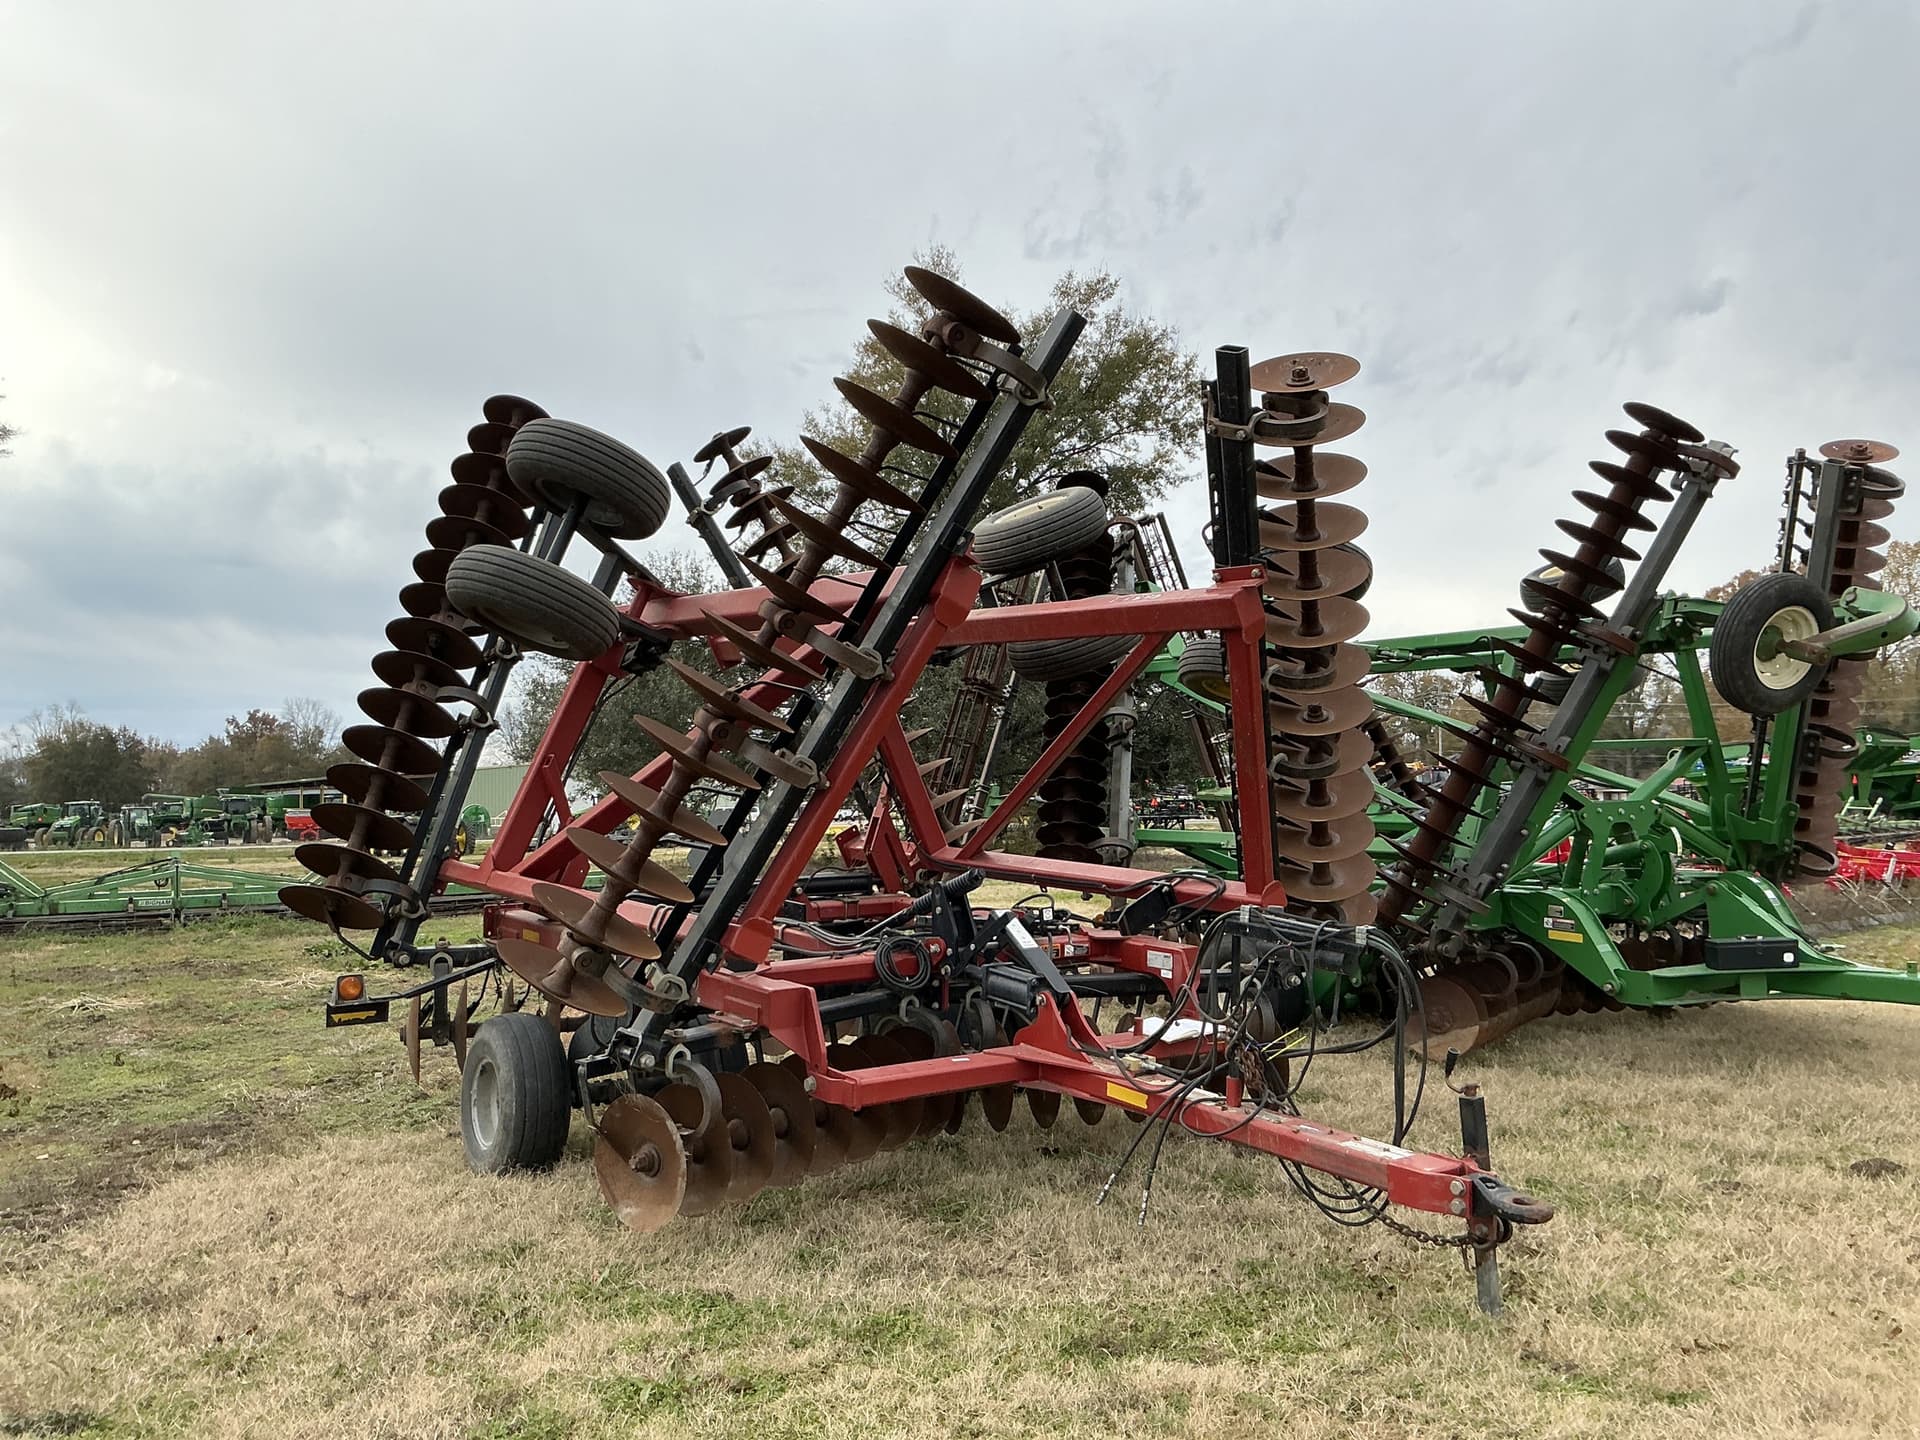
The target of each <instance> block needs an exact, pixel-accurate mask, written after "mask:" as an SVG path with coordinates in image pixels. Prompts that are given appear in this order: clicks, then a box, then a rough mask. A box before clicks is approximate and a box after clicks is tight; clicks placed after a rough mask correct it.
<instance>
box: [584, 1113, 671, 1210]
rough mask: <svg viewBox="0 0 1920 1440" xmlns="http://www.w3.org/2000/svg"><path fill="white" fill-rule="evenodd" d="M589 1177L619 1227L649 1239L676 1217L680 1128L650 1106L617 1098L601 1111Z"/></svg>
mask: <svg viewBox="0 0 1920 1440" xmlns="http://www.w3.org/2000/svg"><path fill="white" fill-rule="evenodd" d="M598 1129H599V1133H598V1134H597V1135H596V1136H595V1137H594V1142H593V1176H594V1179H596V1180H598V1181H599V1182H600V1193H601V1195H602V1196H604V1197H605V1198H606V1202H607V1204H609V1205H611V1206H612V1207H613V1213H614V1214H615V1215H617V1216H619V1218H620V1223H621V1224H622V1225H624V1226H626V1227H627V1228H628V1229H629V1230H632V1231H635V1232H636V1233H638V1234H641V1235H651V1234H652V1233H653V1232H654V1231H655V1230H658V1229H659V1228H660V1227H661V1226H662V1225H664V1224H666V1223H667V1222H668V1221H669V1220H671V1219H673V1217H674V1216H675V1215H677V1214H679V1213H680V1206H681V1203H682V1202H683V1201H684V1200H685V1198H686V1190H687V1155H686V1150H685V1149H684V1148H683V1147H682V1145H681V1142H680V1129H679V1127H678V1126H677V1125H675V1124H674V1123H673V1117H672V1116H671V1115H669V1114H668V1113H667V1112H666V1111H665V1110H664V1109H662V1108H661V1106H660V1105H659V1104H657V1103H656V1102H655V1101H652V1100H649V1099H648V1098H647V1097H646V1096H644V1095H621V1096H619V1097H617V1098H616V1099H615V1100H614V1101H613V1102H612V1103H611V1104H609V1105H607V1106H606V1107H605V1108H604V1109H602V1110H601V1112H600V1124H599V1127H598Z"/></svg>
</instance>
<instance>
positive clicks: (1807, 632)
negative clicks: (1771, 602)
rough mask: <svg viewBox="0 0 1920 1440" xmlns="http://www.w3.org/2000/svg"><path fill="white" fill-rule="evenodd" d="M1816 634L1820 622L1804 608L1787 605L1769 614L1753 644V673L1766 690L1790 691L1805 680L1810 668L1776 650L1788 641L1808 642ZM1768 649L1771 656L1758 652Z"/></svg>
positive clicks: (1794, 656) (1810, 666)
mask: <svg viewBox="0 0 1920 1440" xmlns="http://www.w3.org/2000/svg"><path fill="white" fill-rule="evenodd" d="M1819 633H1820V622H1819V621H1818V620H1817V619H1815V618H1814V614H1813V612H1812V611H1811V610H1809V609H1807V608H1806V607H1805V606H1804V605H1788V606H1784V607H1783V608H1781V609H1779V610H1776V611H1774V612H1773V614H1772V615H1771V616H1769V617H1768V619H1767V623H1766V624H1765V625H1763V626H1762V627H1761V629H1760V637H1759V638H1758V639H1757V640H1755V641H1754V644H1753V673H1754V676H1755V678H1756V679H1758V680H1759V681H1760V683H1761V684H1762V685H1764V686H1766V687H1767V688H1768V689H1769V690H1791V689H1792V688H1793V687H1794V686H1795V685H1797V684H1799V683H1800V681H1801V680H1803V679H1805V678H1806V676H1807V674H1808V672H1809V671H1811V670H1812V669H1813V666H1812V665H1811V664H1809V663H1808V662H1807V661H1805V660H1802V659H1800V658H1799V657H1798V656H1797V655H1789V654H1787V653H1786V652H1785V651H1784V650H1781V649H1780V648H1778V647H1779V646H1780V645H1782V644H1783V643H1786V642H1788V641H1802V640H1811V639H1812V638H1813V637H1814V636H1815V635H1818V634H1819ZM1768 649H1771V650H1772V651H1773V653H1772V654H1771V655H1767V656H1763V654H1762V652H1763V651H1766V650H1768Z"/></svg>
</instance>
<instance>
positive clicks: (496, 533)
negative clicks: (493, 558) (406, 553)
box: [427, 515, 513, 550]
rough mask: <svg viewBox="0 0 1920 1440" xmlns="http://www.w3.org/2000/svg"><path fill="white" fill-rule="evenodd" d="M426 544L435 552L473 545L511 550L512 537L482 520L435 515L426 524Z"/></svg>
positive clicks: (460, 548) (462, 516) (460, 516)
mask: <svg viewBox="0 0 1920 1440" xmlns="http://www.w3.org/2000/svg"><path fill="white" fill-rule="evenodd" d="M427 544H429V545H431V546H432V547H433V548H434V549H436V550H465V549H467V548H468V547H469V546H473V545H505V546H507V547H508V548H512V545H513V537H512V536H511V535H509V534H507V533H506V531H504V530H502V529H500V528H499V527H498V526H497V525H489V524H487V522H486V521H484V520H471V519H469V518H467V517H466V516H465V515H436V516H435V517H434V518H433V519H431V520H429V521H428V522H427Z"/></svg>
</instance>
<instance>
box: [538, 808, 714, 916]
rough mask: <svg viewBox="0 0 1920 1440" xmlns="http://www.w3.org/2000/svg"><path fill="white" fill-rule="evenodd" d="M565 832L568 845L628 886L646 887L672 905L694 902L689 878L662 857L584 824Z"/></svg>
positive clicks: (571, 826)
mask: <svg viewBox="0 0 1920 1440" xmlns="http://www.w3.org/2000/svg"><path fill="white" fill-rule="evenodd" d="M563 833H564V834H565V835H566V837H567V843H568V844H569V845H571V846H573V848H574V849H576V850H578V851H579V852H580V853H581V854H582V855H584V856H586V857H587V859H589V860H591V861H592V862H593V863H594V864H595V865H597V866H599V867H600V869H602V870H604V871H605V872H606V873H607V874H608V875H610V876H612V877H613V878H614V879H616V880H618V881H619V882H620V883H621V884H622V885H625V886H626V887H627V888H628V889H630V890H639V891H643V892H644V893H646V894H648V895H652V896H654V897H655V898H657V899H660V900H664V901H666V902H667V903H668V904H669V905H691V904H692V903H693V891H692V889H691V888H689V887H688V885H687V882H686V881H684V880H682V879H681V878H680V877H679V876H678V875H676V874H674V873H673V872H672V871H671V870H669V869H667V867H666V866H664V865H662V864H660V862H659V861H657V860H650V859H648V858H647V857H646V856H644V855H642V854H640V853H638V852H637V851H635V849H634V848H633V846H632V845H623V844H621V843H620V842H619V841H618V840H616V839H614V838H613V837H612V836H611V835H602V834H600V833H599V832H598V831H597V830H589V829H587V828H586V827H585V826H583V825H569V826H568V827H567V828H566V830H565V831H564V832H563Z"/></svg>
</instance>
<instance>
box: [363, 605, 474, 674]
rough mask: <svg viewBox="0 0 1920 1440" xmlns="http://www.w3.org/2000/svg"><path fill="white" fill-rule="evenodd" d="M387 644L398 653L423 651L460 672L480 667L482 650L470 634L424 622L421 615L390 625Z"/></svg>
mask: <svg viewBox="0 0 1920 1440" xmlns="http://www.w3.org/2000/svg"><path fill="white" fill-rule="evenodd" d="M386 635H387V643H388V644H389V645H391V646H393V648H394V649H396V650H419V651H422V652H423V653H425V654H428V655H431V656H433V657H434V658H435V659H438V660H444V661H445V662H446V663H447V664H449V665H451V666H453V667H454V669H456V670H471V669H473V668H474V667H475V666H476V665H478V664H479V663H480V659H481V654H480V647H479V646H478V645H477V644H475V643H474V639H473V637H472V636H471V635H469V634H467V632H466V631H464V630H461V629H459V628H458V627H456V626H453V625H448V624H446V623H445V622H444V621H440V620H423V619H421V618H420V617H419V616H417V615H407V616H403V617H402V618H401V619H398V620H389V621H388V622H387V630H386Z"/></svg>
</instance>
